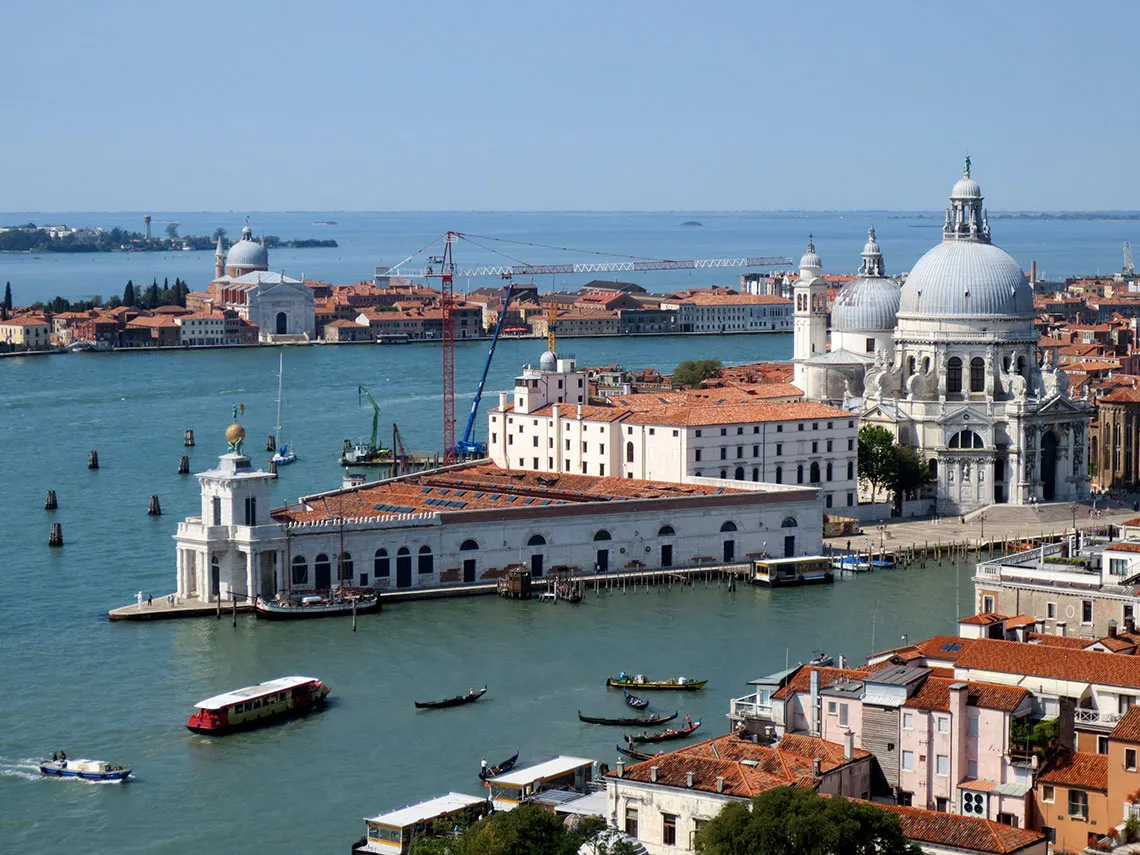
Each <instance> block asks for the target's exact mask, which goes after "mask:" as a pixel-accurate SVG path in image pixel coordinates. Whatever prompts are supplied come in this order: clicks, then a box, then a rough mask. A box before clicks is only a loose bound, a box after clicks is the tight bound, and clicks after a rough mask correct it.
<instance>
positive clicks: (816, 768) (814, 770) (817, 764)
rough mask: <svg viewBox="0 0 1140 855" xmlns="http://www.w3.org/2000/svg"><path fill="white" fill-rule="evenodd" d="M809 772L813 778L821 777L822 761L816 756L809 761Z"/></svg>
mask: <svg viewBox="0 0 1140 855" xmlns="http://www.w3.org/2000/svg"><path fill="white" fill-rule="evenodd" d="M811 774H812V777H814V778H822V777H823V761H822V760H820V759H819V758H818V757H816V758H815V759H814V760H812V761H811Z"/></svg>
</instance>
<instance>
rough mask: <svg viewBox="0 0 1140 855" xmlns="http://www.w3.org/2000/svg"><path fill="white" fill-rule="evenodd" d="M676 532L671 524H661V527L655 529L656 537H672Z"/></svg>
mask: <svg viewBox="0 0 1140 855" xmlns="http://www.w3.org/2000/svg"><path fill="white" fill-rule="evenodd" d="M676 533H677V532H675V531H673V526H671V525H663V526H661V528H659V529H657V536H658V537H672V536H673V535H675V534H676Z"/></svg>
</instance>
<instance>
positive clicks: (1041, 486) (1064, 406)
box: [794, 158, 1092, 514]
mask: <svg viewBox="0 0 1140 855" xmlns="http://www.w3.org/2000/svg"><path fill="white" fill-rule="evenodd" d="M982 202H983V197H982V191H981V188H980V187H979V186H978V182H977V181H975V180H974V179H973V178H971V177H970V164H969V159H968V158H967V162H966V169H965V172H964V174H963V176H962V178H961V180H959V181H958V183H956V184H955V185H954V188H953V189H952V190H951V191H950V207H949V208H947V210H946V221H945V224H944V225H943V227H942V242H941V243H940V244H938V245H937V246H935V247H934V248H933V249H931V250H930V251H929V252H927V253H926V254H925V255H923V256H922V258H920V259H919V260H918V262H916V263H915V265H914V268H913V269H912V270H911V271H910V274H909V275H908V276H907V278H906V281H905V283H904V284H903V285H902V287H901V288H900V287H899V285H898V284H897V283H896V282H895V281H894V280H893V279H891V278H889V277H888V276H887V275H886V269H885V266H884V262H883V254H882V251H881V250H880V248H879V244H878V243H877V241H876V237H875V230H874V229H871V230H870V232H869V234H868V240H867V244H866V246H865V247H864V248H863V261H862V265H861V266H860V268H859V275H858V276H857V277H856V278H855V279H853V280H852V281H851V282H849V283H848V284H846V285H845V286H844V287H843V288H842V289H841V290H840V291H839V293H838V295H837V296H836V297H835V301H834V306H833V307H832V312H831V338H830V343H829V342H828V328H827V283H826V281H825V280H824V278H823V267H822V262H821V261H820V257H819V255H818V254H817V253H816V251H815V246H814V245H813V244H812V243H810V242H809V244H808V250H807V252H806V253H804V256H803V258H802V259H801V261H800V277H799V280H798V281H797V282H796V284H795V360H794V361H795V381H794V382H795V384H796V386H797V387H798V388H799V389H801V390H802V391H803V392H804V397H805V398H806V399H808V400H814V401H822V402H826V403H830V404H833V405H837V406H843V407H844V408H846V409H848V410H852V411H855V412H859V413H860V417H861V421H862V422H863V423H864V424H877V425H882V426H883V427H885V428H887V429H888V430H889V431H890V432H891V433H892V434H894V436H895V437H896V438H897V440H898V442H899V443H900V444H902V445H909V446H912V447H914V448H917V449H918V451H919V453H920V454H921V455H922V456H923V457H924V458H925V459H926V460H927V461H928V465H929V466H930V469H931V471H932V472H933V473H934V475H935V479H936V480H935V484H934V488H933V497H934V499H935V500H936V508H937V512H938V513H944V514H946V513H965V512H968V511H972V510H975V509H978V508H982V507H984V506H986V505H989V504H992V503H1011V504H1027V503H1031V502H1033V501H1035V500H1036V501H1043V502H1051V501H1067V500H1073V499H1084V498H1086V497H1087V496H1088V495H1089V474H1088V462H1087V460H1086V457H1085V449H1086V445H1087V441H1088V429H1089V419H1090V418H1091V415H1092V411H1091V408H1090V407H1088V405H1086V404H1084V403H1082V402H1078V401H1074V400H1073V399H1071V398H1070V397H1069V394H1068V387H1069V384H1068V377H1067V376H1066V374H1065V373H1064V372H1063V371H1062V370H1061V369H1060V367H1059V366H1057V365H1054V364H1051V363H1050V362H1044V363H1043V361H1042V360H1041V358H1040V357H1039V355H1038V350H1037V342H1038V337H1039V336H1038V333H1037V330H1036V329H1035V328H1034V326H1033V318H1034V313H1033V290H1032V287H1031V285H1030V283H1029V281H1028V279H1026V277H1025V274H1024V273H1023V272H1022V270H1021V266H1020V265H1019V264H1018V263H1017V262H1016V261H1014V260H1013V258H1011V257H1010V256H1009V255H1008V254H1006V253H1005V252H1003V251H1002V250H1001V249H999V248H998V247H996V246H994V245H993V244H992V243H991V241H990V226H989V222H988V221H987V218H986V212H985V209H984V208H983V207H982Z"/></svg>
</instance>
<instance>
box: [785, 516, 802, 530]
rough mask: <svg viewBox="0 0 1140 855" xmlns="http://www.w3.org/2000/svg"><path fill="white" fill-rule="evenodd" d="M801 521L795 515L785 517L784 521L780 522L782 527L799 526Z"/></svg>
mask: <svg viewBox="0 0 1140 855" xmlns="http://www.w3.org/2000/svg"><path fill="white" fill-rule="evenodd" d="M798 527H799V523H798V522H797V521H796V518H795V517H784V521H783V522H782V523H780V528H798Z"/></svg>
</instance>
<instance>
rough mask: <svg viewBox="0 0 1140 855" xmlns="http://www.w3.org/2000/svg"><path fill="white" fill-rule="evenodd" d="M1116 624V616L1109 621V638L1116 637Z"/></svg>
mask: <svg viewBox="0 0 1140 855" xmlns="http://www.w3.org/2000/svg"><path fill="white" fill-rule="evenodd" d="M1116 625H1117V624H1116V618H1113V619H1112V620H1110V621H1109V622H1108V637H1109V638H1116Z"/></svg>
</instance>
